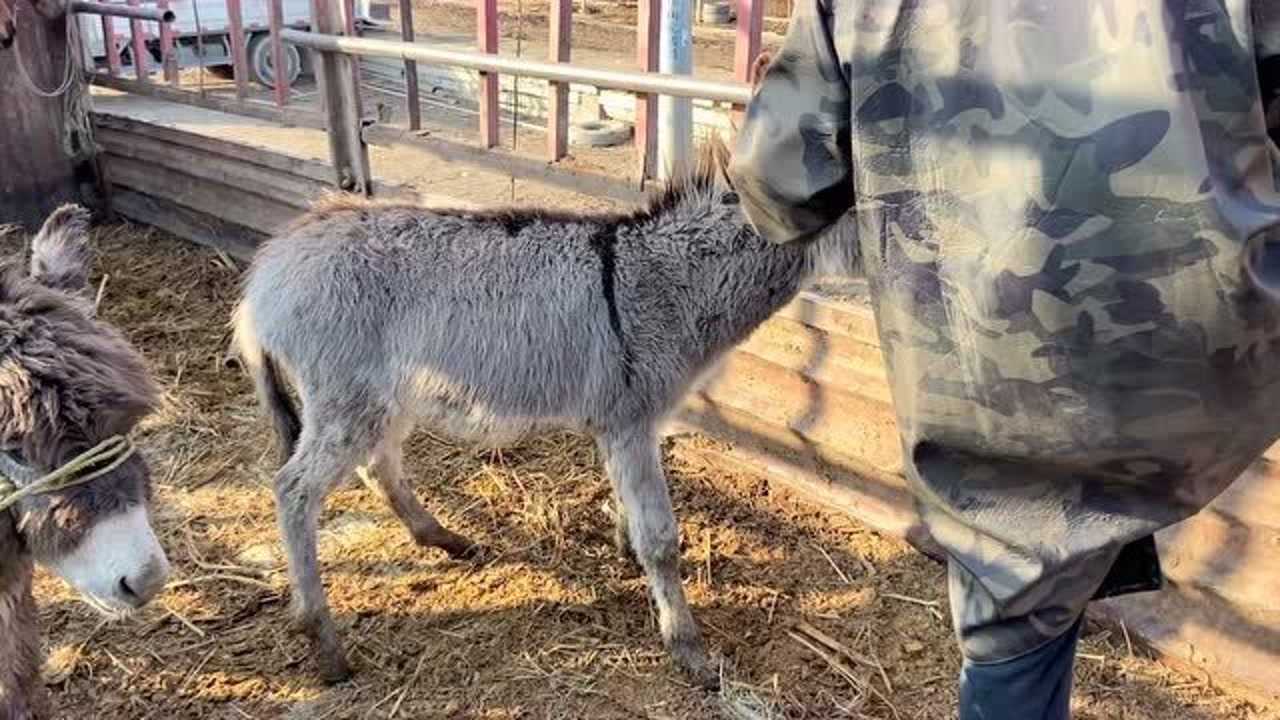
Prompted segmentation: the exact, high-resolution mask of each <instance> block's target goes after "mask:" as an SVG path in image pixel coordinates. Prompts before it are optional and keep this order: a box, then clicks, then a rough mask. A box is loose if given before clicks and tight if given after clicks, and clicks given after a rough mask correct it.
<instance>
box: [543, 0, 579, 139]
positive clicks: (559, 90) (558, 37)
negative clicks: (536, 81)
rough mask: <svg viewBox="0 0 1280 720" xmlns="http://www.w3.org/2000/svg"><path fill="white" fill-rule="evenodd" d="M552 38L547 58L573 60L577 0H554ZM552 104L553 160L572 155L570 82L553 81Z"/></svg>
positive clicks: (549, 134) (549, 122)
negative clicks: (573, 34)
mask: <svg viewBox="0 0 1280 720" xmlns="http://www.w3.org/2000/svg"><path fill="white" fill-rule="evenodd" d="M550 16H551V38H550V41H549V43H548V47H547V54H548V57H547V59H548V60H550V61H551V62H569V39H570V37H571V35H572V28H573V0H551V8H550ZM550 89H551V98H550V100H551V106H550V108H549V112H548V113H547V156H548V159H550V160H551V162H556V161H557V160H559V159H560V158H563V157H564V156H565V155H568V154H569V83H559V82H553V83H550Z"/></svg>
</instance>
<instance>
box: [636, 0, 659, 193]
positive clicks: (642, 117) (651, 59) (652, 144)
mask: <svg viewBox="0 0 1280 720" xmlns="http://www.w3.org/2000/svg"><path fill="white" fill-rule="evenodd" d="M661 19H662V0H640V3H639V20H638V22H637V23H636V33H637V36H636V62H637V63H638V64H639V65H640V69H641V70H643V71H645V72H657V71H658V32H659V30H660V28H661ZM657 121H658V96H657V95H653V94H647V95H638V96H636V167H637V170H638V173H639V180H640V184H641V185H643V184H644V181H645V180H646V179H648V177H649V174H650V172H651V171H652V170H653V169H654V167H655V166H656V165H657V155H658V134H657V132H656V130H657Z"/></svg>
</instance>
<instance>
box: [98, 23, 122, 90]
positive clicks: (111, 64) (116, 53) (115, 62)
mask: <svg viewBox="0 0 1280 720" xmlns="http://www.w3.org/2000/svg"><path fill="white" fill-rule="evenodd" d="M102 49H103V52H105V53H106V54H107V74H108V75H110V76H111V77H118V76H119V75H120V47H119V46H118V45H116V28H115V23H114V22H112V19H111V16H110V15H103V16H102Z"/></svg>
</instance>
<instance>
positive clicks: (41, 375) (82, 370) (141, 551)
mask: <svg viewBox="0 0 1280 720" xmlns="http://www.w3.org/2000/svg"><path fill="white" fill-rule="evenodd" d="M0 2H3V0H0ZM88 220H89V217H88V212H87V211H86V210H84V209H83V208H80V207H77V206H73V205H64V206H63V207H61V208H58V210H56V211H55V212H54V213H53V215H51V216H50V217H49V219H48V220H47V221H46V222H45V225H44V227H43V228H42V229H41V230H40V232H39V234H38V235H36V237H35V239H34V240H33V241H32V256H31V266H30V271H29V273H22V272H20V271H18V270H17V269H16V268H10V269H9V270H8V271H5V272H0V472H2V473H3V474H4V475H5V476H6V477H7V478H8V479H9V480H10V481H11V482H12V483H14V484H15V485H17V486H18V487H20V488H21V487H23V486H25V485H27V484H29V483H31V482H33V481H34V480H36V479H38V478H39V477H41V476H42V475H44V474H46V473H48V472H50V471H52V470H54V469H56V468H58V467H60V466H62V465H64V464H65V463H66V462H67V461H68V460H70V459H72V458H74V457H76V456H77V455H79V454H81V453H83V452H84V451H86V450H88V449H90V448H92V447H93V446H95V445H97V444H98V443H99V442H101V441H103V440H105V439H107V438H110V437H112V436H114V435H124V434H126V433H128V432H129V431H130V430H132V429H133V427H134V425H135V424H137V422H138V421H139V420H140V419H141V418H142V417H143V416H145V415H146V414H147V413H148V412H150V411H151V409H152V407H153V406H154V404H155V402H156V398H157V389H156V386H155V383H154V382H153V380H152V379H151V376H150V374H149V373H148V371H147V368H146V365H145V363H144V362H143V360H142V358H141V356H140V355H139V354H138V353H137V352H136V351H135V350H134V349H133V348H132V347H131V346H130V345H129V343H128V342H127V341H126V340H125V339H124V337H123V336H121V335H120V333H119V332H117V331H116V330H115V329H114V328H112V327H110V326H108V325H106V324H105V323H102V322H99V321H98V320H97V319H96V317H95V313H94V305H93V302H92V299H91V298H90V297H89V296H88V290H89V288H88V276H89V263H90V255H91V253H90V249H89V238H88ZM150 501H151V479H150V475H149V472H148V469H147V465H146V463H145V462H144V461H143V459H142V458H141V456H139V455H137V454H134V455H133V456H131V457H129V458H128V459H127V460H126V461H125V462H124V463H123V464H121V465H119V466H118V467H117V468H115V469H114V470H112V471H110V472H108V473H106V474H104V475H102V476H100V477H97V478H95V479H93V480H90V481H89V482H87V483H84V484H80V485H75V486H72V487H68V488H66V489H64V490H60V491H57V492H52V493H47V494H38V495H32V496H29V497H27V498H25V499H23V500H20V501H19V502H18V503H17V504H16V505H14V506H13V507H12V508H10V510H9V511H8V512H9V513H10V514H11V515H12V518H11V519H9V518H3V517H0V522H4V521H11V522H13V523H14V526H15V527H16V529H17V532H18V535H19V538H20V540H21V542H22V545H23V547H24V548H25V549H26V550H27V551H28V552H30V553H32V554H33V555H34V557H35V559H36V561H37V562H39V563H41V564H43V565H45V566H47V567H49V568H50V569H52V570H53V571H54V572H56V573H57V574H58V575H60V576H61V577H62V578H63V579H65V580H66V581H67V582H69V583H71V585H73V586H74V587H75V588H76V589H77V590H79V591H80V592H81V593H82V594H83V595H84V596H85V597H86V598H87V599H88V600H89V601H90V602H91V603H92V604H93V605H95V606H96V607H98V608H99V609H101V610H103V611H105V612H108V613H112V614H118V613H125V612H128V611H131V610H133V609H136V608H138V607H141V606H142V605H144V604H145V603H146V602H147V601H148V600H150V599H151V598H152V597H154V596H155V595H156V594H157V593H158V592H159V591H160V590H161V589H162V588H163V587H164V584H165V581H166V580H167V578H168V575H169V562H168V560H167V559H166V557H165V553H164V551H163V550H162V549H161V547H160V543H159V542H158V541H157V539H156V535H155V532H154V531H153V530H152V528H151V523H150Z"/></svg>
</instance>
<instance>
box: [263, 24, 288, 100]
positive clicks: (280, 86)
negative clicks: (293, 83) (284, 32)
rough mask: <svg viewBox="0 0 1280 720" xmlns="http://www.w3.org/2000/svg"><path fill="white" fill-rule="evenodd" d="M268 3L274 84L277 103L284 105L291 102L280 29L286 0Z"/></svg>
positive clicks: (282, 25)
mask: <svg viewBox="0 0 1280 720" xmlns="http://www.w3.org/2000/svg"><path fill="white" fill-rule="evenodd" d="M267 4H268V6H269V10H270V14H269V15H268V22H269V23H270V28H271V66H272V68H273V70H272V72H271V77H272V79H273V80H274V82H273V83H272V84H273V85H274V86H275V95H276V105H278V106H279V107H284V106H285V105H288V104H289V81H288V68H287V67H286V66H285V62H284V42H283V41H281V40H280V30H281V29H282V28H283V27H284V0H268V2H267Z"/></svg>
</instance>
